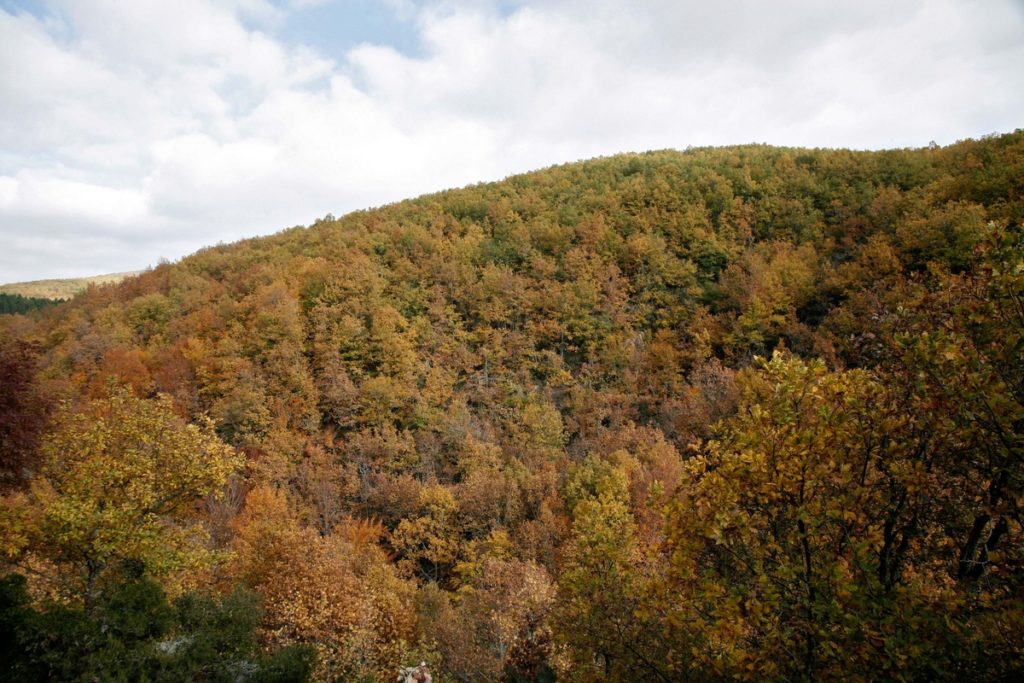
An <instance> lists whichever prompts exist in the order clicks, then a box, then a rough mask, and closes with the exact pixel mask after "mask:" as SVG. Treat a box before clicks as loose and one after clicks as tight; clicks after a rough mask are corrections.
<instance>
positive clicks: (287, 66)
mask: <svg viewBox="0 0 1024 683" xmlns="http://www.w3.org/2000/svg"><path fill="white" fill-rule="evenodd" d="M380 1H381V2H384V3H385V4H386V5H387V6H388V7H389V8H390V9H391V11H392V12H393V13H394V14H395V16H396V21H408V20H412V21H414V23H415V26H416V28H417V31H418V33H419V39H420V44H421V50H420V51H419V53H418V54H417V55H415V56H409V55H405V54H402V53H400V52H398V51H397V50H395V49H393V48H391V47H388V46H386V45H371V44H363V45H360V46H357V47H355V48H353V49H352V50H350V51H349V52H348V53H347V54H346V56H345V58H344V59H342V60H341V61H332V60H331V59H328V58H326V57H324V56H322V55H319V54H317V53H316V52H315V51H313V50H312V49H309V48H305V47H303V46H301V45H291V44H286V43H284V42H282V41H281V40H279V39H276V38H275V37H274V35H275V31H276V27H279V26H281V25H282V24H283V23H284V22H286V21H287V17H288V13H289V12H301V11H303V9H304V8H305V7H308V6H311V5H319V4H322V3H321V2H319V0H313V1H312V2H310V0H289V1H286V0H278V1H277V2H270V1H269V0H181V1H180V2H174V3H168V2H162V1H156V0H135V1H133V2H131V3H123V2H114V0H75V1H74V2H71V1H70V0H68V1H67V2H58V1H57V0H54V2H53V4H52V9H53V12H52V13H51V14H50V15H47V16H46V17H44V18H37V17H34V16H32V15H30V14H28V13H8V12H4V11H2V10H0V103H2V104H0V235H3V237H4V240H5V243H6V244H8V245H9V248H8V249H7V250H5V252H4V253H2V254H0V281H9V280H17V279H29V278H31V279H35V278H39V277H46V276H50V275H56V274H68V273H71V272H74V273H83V274H84V273H89V272H102V271H119V270H127V269H132V268H138V267H142V266H145V265H147V264H151V263H153V262H155V260H156V259H157V258H158V257H161V256H163V257H170V258H176V257H178V256H180V255H182V254H184V253H186V252H187V251H191V250H194V249H196V248H198V247H200V246H203V245H205V244H210V243H214V242H217V241H221V240H229V239H235V238H238V237H241V236H246V235H252V234H260V233H266V232H270V231H274V230H277V229H280V228H283V227H287V226H290V225H294V224H298V223H308V222H310V221H311V220H312V219H313V218H315V217H317V216H320V215H323V214H325V213H327V212H333V213H335V214H340V213H343V212H345V211H348V210H352V209H357V208H363V207H365V206H370V205H376V204H380V203H384V202H387V201H393V200H398V199H401V198H404V197H407V196H412V195H414V194H418V193H422V192H427V191H431V190H438V189H443V188H445V187H450V186H455V185H461V184H466V183H470V182H475V181H478V180H487V179H496V178H500V177H502V176H504V175H507V174H510V173H513V172H518V171H524V170H528V169H532V168H537V167H541V166H545V165H549V164H552V163H558V162H562V161H570V160H575V159H579V158H586V157H591V156H595V155H599V154H610V153H614V152H617V151H625V150H640V149H650V148H665V147H685V146H686V145H691V144H693V145H698V144H727V143H737V142H749V141H764V142H771V143H778V144H799V145H813V146H853V147H861V148H863V147H869V148H877V147H888V146H915V145H924V144H927V142H928V141H929V140H933V139H934V140H937V141H939V142H951V141H953V140H955V139H958V138H962V137H967V136H972V135H980V134H985V133H988V132H992V131H1006V130H1009V129H1011V128H1013V127H1016V126H1018V125H1021V120H1022V119H1021V115H1022V113H1024V76H1022V74H1024V72H1022V71H1021V70H1020V68H1019V65H1020V64H1024V41H1022V40H1021V37H1022V35H1021V34H1022V30H1024V14H1022V12H1021V11H1020V8H1019V7H1016V6H1015V5H1014V4H1013V3H1012V2H1010V1H1009V0H1007V1H1006V2H997V1H992V2H958V1H955V0H933V1H928V2H925V1H924V0H905V1H902V2H891V1H883V0H862V1H861V2H843V3H838V2H837V3H820V2H814V1H812V0H786V1H784V2H781V3H764V2H759V1H754V0H746V1H742V2H734V3H706V2H696V1H694V2H677V1H674V0H650V1H648V2H627V1H626V0H549V1H547V2H540V1H539V0H538V1H537V2H530V1H524V2H519V3H517V4H515V5H513V6H512V7H511V10H509V9H508V6H507V5H505V6H504V11H502V7H503V6H502V5H499V4H498V3H497V2H496V1H493V2H491V1H488V0H446V1H445V0H442V1H438V2H426V3H423V2H420V3H415V2H412V0H380ZM339 8H342V9H343V6H341V5H339V6H337V7H336V8H335V9H338V11H342V9H339ZM323 9H324V8H323V7H321V8H318V11H320V10H323Z"/></svg>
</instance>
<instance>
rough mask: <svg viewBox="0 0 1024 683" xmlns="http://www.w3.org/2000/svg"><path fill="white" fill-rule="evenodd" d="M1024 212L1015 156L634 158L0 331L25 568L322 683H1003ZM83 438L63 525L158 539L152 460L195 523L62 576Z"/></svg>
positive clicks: (404, 208) (255, 255) (86, 605)
mask: <svg viewBox="0 0 1024 683" xmlns="http://www.w3.org/2000/svg"><path fill="white" fill-rule="evenodd" d="M1022 220H1024V132H1022V131H1017V132H1015V133H1011V134H1007V135H1002V136H993V137H990V138H986V139H983V140H977V141H973V140H969V141H963V142H960V143H957V144H955V145H951V146H949V147H942V148H939V147H933V148H927V149H915V150H911V149H906V150H891V151H881V152H854V151H848V150H824V149H789V148H778V147H771V146H765V145H746V146H736V147H723V148H700V149H690V150H686V151H658V152H649V153H643V154H626V155H619V156H614V157H609V158H602V159H595V160H591V161H586V162H580V163H574V164H566V165H562V166H557V167H553V168H549V169H545V170H542V171H537V172H534V173H528V174H524V175H519V176H515V177H512V178H509V179H507V180H504V181H502V182H497V183H488V184H481V185H476V186H472V187H467V188H463V189H458V190H451V191H447V192H441V193H437V194H432V195H428V196H424V197H419V198H416V199H411V200H408V201H404V202H400V203H397V204H393V205H390V206H386V207H382V208H379V209H374V210H370V211H361V212H355V213H352V214H349V215H346V216H343V217H340V218H335V217H333V216H326V217H324V218H322V219H320V220H318V221H316V222H315V223H314V224H312V225H311V226H309V227H307V228H293V229H290V230H286V231H283V232H281V233H279V234H277V235H273V236H270V237H265V238H258V239H250V240H244V241H241V242H238V243H236V244H231V245H223V246H217V247H211V248H208V249H204V250H201V251H200V252H198V253H196V254H194V255H191V256H189V257H186V258H184V259H182V260H181V261H180V262H177V263H173V264H161V265H159V266H157V267H156V268H153V269H152V270H148V271H145V272H143V273H141V274H139V275H138V276H137V277H132V278H130V279H126V280H123V281H121V282H119V283H118V284H115V285H113V286H109V287H103V288H92V289H88V290H86V291H84V292H83V293H82V294H80V295H79V296H78V297H77V298H75V299H74V300H73V301H71V302H69V303H68V304H66V305H63V306H60V307H57V308H50V309H45V310H42V311H40V312H38V313H34V314H33V315H32V316H31V317H25V316H5V318H4V319H2V320H0V363H2V364H3V367H4V368H5V372H6V373H7V376H8V377H9V378H10V379H9V380H8V386H9V387H10V389H9V391H8V398H7V403H5V404H4V405H3V406H0V437H2V438H0V445H2V447H3V448H4V449H5V450H4V453H3V466H4V469H3V472H2V475H3V482H4V485H5V486H6V487H7V489H8V490H9V491H11V493H10V496H9V498H8V501H9V509H10V510H13V511H14V512H10V513H7V514H8V517H7V518H5V519H8V518H9V519H11V520H18V521H17V524H15V523H14V522H10V523H9V524H10V525H11V526H8V527H7V529H8V539H9V541H8V542H9V547H10V548H11V550H10V551H9V552H8V556H9V557H11V558H14V560H16V561H17V562H21V563H23V565H24V564H25V563H32V562H35V563H37V564H34V565H32V566H33V567H35V566H43V567H45V568H47V570H48V571H51V572H53V574H54V575H55V578H54V581H55V585H61V586H65V588H64V589H63V590H66V591H68V592H67V593H66V594H64V595H63V596H62V597H64V598H65V599H66V600H69V601H70V604H81V605H82V606H83V607H82V609H85V610H88V609H93V607H92V606H91V605H92V603H90V602H89V601H88V600H87V599H86V598H85V597H83V595H87V593H86V592H84V591H85V590H86V589H85V588H83V586H88V587H89V590H97V591H98V590H100V589H99V588H94V586H102V585H104V582H108V584H109V585H119V584H118V582H119V581H123V577H122V574H121V573H119V572H122V571H123V570H122V569H121V568H120V567H122V564H123V562H125V561H127V560H131V561H132V562H134V563H136V564H133V565H132V566H139V567H142V570H140V571H143V572H144V573H145V576H146V577H149V578H151V579H152V580H153V581H156V582H158V583H159V584H160V585H162V586H165V587H166V588H167V590H169V591H175V590H178V591H181V590H184V589H185V588H184V587H189V588H191V589H197V590H205V591H210V592H213V593H214V594H218V595H226V594H227V591H229V589H230V588H231V587H233V586H236V585H242V586H245V587H247V588H248V589H251V590H253V591H255V592H256V593H257V594H258V595H259V596H260V598H261V599H262V601H263V604H264V612H263V616H262V621H260V622H259V624H260V631H259V637H260V642H261V644H262V645H263V646H265V647H267V648H282V647H286V646H309V647H311V648H312V649H313V650H315V651H316V653H317V655H318V662H319V663H318V664H317V666H318V669H317V672H318V673H317V674H316V675H317V676H320V677H323V678H325V679H327V678H331V677H339V676H342V677H351V678H359V677H365V678H367V679H369V680H382V681H383V680H391V679H393V674H394V671H395V670H397V668H398V666H399V665H400V664H410V663H412V664H415V663H417V662H419V661H428V662H429V663H430V665H431V667H433V671H434V672H435V673H436V674H437V675H439V676H448V677H451V678H453V679H458V680H552V679H551V677H552V676H554V675H556V674H557V676H558V677H559V679H560V680H683V679H692V680H719V679H721V680H725V679H729V680H734V679H736V678H740V679H748V680H761V679H774V678H779V679H782V678H789V679H792V678H807V679H835V678H852V679H856V680H869V679H873V678H895V677H903V678H913V679H920V680H939V679H950V680H986V679H994V678H999V677H1007V676H1010V675H1011V672H1012V671H1014V670H1019V668H1020V667H1021V662H1022V661H1024V640H1022V638H1021V631H1020V629H1016V628H1014V627H1013V626H1012V625H1013V624H1019V623H1020V621H1021V619H1024V609H1022V607H1021V604H1020V598H1019V596H1020V595H1021V593H1020V590H1021V588H1022V587H1024V570H1022V566H1024V565H1022V562H1024V552H1022V546H1021V533H1022V530H1021V526H1020V519H1021V516H1020V515H1021V512H1022V511H1021V509H1020V505H1021V501H1024V497H1022V485H1024V471H1022V467H1024V466H1022V462H1024V458H1022V445H1024V435H1022V434H1021V425H1022V424H1024V391H1022V387H1024V364H1022V363H1021V356H1022V351H1024V346H1022V344H1024V341H1022V340H1024V318H1022V317H1021V314H1020V309H1019V306H1020V301H1022V300H1024V266H1022V263H1021V254H1022V253H1024V250H1022V236H1021V223H1022ZM62 399H64V400H65V401H66V402H65V403H64V404H63V405H64V407H63V408H58V407H57V406H58V405H60V401H61V400H62ZM126 415H127V416H128V417H125V416H126ZM132 415H138V416H139V418H138V424H136V423H135V422H134V421H133V420H132V419H130V418H131V416H132ZM104 416H107V417H106V418H104ZM110 416H118V418H117V419H116V420H115V419H113V418H112V417H110ZM175 420H179V421H181V424H182V425H183V424H185V423H187V424H190V425H192V428H191V429H192V431H188V432H187V433H188V434H189V435H190V436H189V438H190V439H193V441H194V443H195V444H200V445H201V448H200V446H196V447H195V448H192V449H191V450H190V449H188V448H182V447H181V443H180V441H178V440H176V439H175V438H172V436H170V434H172V433H174V430H168V429H167V428H166V425H167V424H177V423H175V422H174V421H175ZM87 425H95V426H96V427H95V429H93V430H92V431H89V430H87V429H86V426H87ZM138 425H156V426H157V427H159V428H156V427H153V428H149V427H146V428H145V429H144V428H143V427H140V426H138ZM182 429H184V428H183V427H182ZM140 433H143V434H147V435H148V434H150V433H152V434H155V436H152V437H150V436H146V438H145V439H143V440H142V442H141V443H142V444H143V445H137V439H138V438H139V437H138V434H140ZM182 433H185V432H182ZM81 434H87V437H82V436H80V435H81ZM89 435H91V436H89ZM160 435H162V436H160ZM93 437H95V440H94V441H89V442H88V443H91V444H94V445H96V448H95V449H93V450H90V449H89V448H82V449H79V451H76V452H81V453H84V454H85V455H83V456H82V457H83V458H86V460H85V461H84V464H82V465H81V467H83V468H92V469H88V471H89V472H97V473H99V472H103V473H109V476H110V477H111V479H110V481H109V482H106V483H105V484H104V486H106V487H107V488H103V487H101V486H100V485H99V484H95V487H98V488H95V487H94V488H90V486H92V485H91V484H88V482H90V481H92V480H91V479H89V478H85V479H83V481H85V482H86V483H84V484H82V487H83V488H82V489H81V490H77V489H76V491H77V493H76V494H75V495H76V496H78V497H77V498H75V499H74V500H75V501H78V502H79V503H80V502H81V501H82V500H85V501H87V502H88V501H91V500H92V498H89V496H90V495H95V491H96V490H99V489H102V490H104V491H122V490H124V491H127V492H128V493H126V494H125V495H127V496H129V498H128V499H127V500H126V502H124V508H123V509H125V510H133V511H134V510H136V508H135V507H132V504H133V500H132V499H131V498H130V495H129V494H131V492H132V491H134V489H133V488H131V487H127V486H126V482H132V481H137V480H144V481H146V482H152V481H157V482H159V481H160V477H161V476H170V475H169V474H168V473H167V472H164V471H163V470H160V466H159V462H160V461H159V458H157V459H156V464H155V465H154V464H152V463H150V464H149V465H145V466H144V465H142V464H139V462H138V457H139V454H140V453H151V452H156V453H157V454H159V453H161V452H164V451H162V450H161V448H166V452H167V453H168V454H175V455H176V457H182V458H185V463H186V464H185V465H182V467H183V468H185V469H184V471H188V472H190V473H191V474H190V476H192V475H194V476H192V478H191V479H187V480H186V481H185V482H184V483H183V484H182V486H183V487H185V488H184V489H182V490H187V491H189V492H190V493H189V495H190V496H191V497H188V498H187V502H188V505H185V504H184V503H183V506H184V507H182V508H180V509H175V511H174V512H173V514H172V512H171V511H169V510H168V511H162V512H161V513H160V514H161V515H162V516H161V517H159V519H160V520H162V522H163V523H164V525H163V526H160V525H156V524H154V525H153V526H152V527H146V532H145V534H146V535H144V536H140V535H138V534H141V532H137V530H135V527H130V528H129V529H127V530H125V529H124V528H118V532H117V533H113V532H111V533H110V534H108V535H104V534H105V533H106V531H107V529H106V527H104V526H103V525H104V524H111V522H110V519H109V515H108V516H103V515H99V513H97V516H96V519H97V520H98V521H96V522H95V524H96V525H97V527H98V528H99V529H101V530H103V534H99V535H98V536H97V535H96V534H97V533H98V532H96V530H95V529H91V530H88V531H82V533H81V535H80V536H75V535H74V534H70V533H69V532H62V535H60V536H59V539H60V542H61V543H68V544H70V545H68V546H66V547H65V546H60V548H61V550H60V553H57V552H56V551H54V550H53V549H52V548H53V547H55V546H54V544H55V543H56V541H55V540H54V537H53V536H47V534H48V533H51V532H52V530H53V529H66V528H68V527H67V525H72V526H73V525H74V524H77V523H79V520H80V519H81V518H82V517H83V516H87V515H84V513H83V514H80V515H76V516H70V517H69V518H68V519H65V520H63V521H62V522H61V524H64V525H65V526H60V525H57V524H56V522H54V525H51V526H47V525H46V524H44V523H43V522H40V521H39V520H41V519H44V518H45V514H44V513H43V512H41V511H44V510H55V509H60V510H65V509H68V508H66V507H60V506H54V505H53V504H52V500H53V499H52V498H46V496H60V495H62V494H61V493H60V491H61V489H60V486H61V485H63V484H61V482H66V481H67V479H66V478H64V477H67V476H68V475H67V473H66V472H65V471H64V470H61V469H59V468H58V469H57V470H56V473H55V470H54V469H53V468H54V467H56V465H52V464H51V465H44V463H47V462H50V463H52V462H53V458H54V457H57V461H58V463H59V464H60V467H65V468H70V467H71V466H70V465H68V464H67V463H66V462H65V461H64V460H61V457H63V456H60V453H63V452H64V451H62V450H61V449H62V448H66V447H67V444H69V443H78V442H80V441H81V439H83V438H93ZM161 438H163V439H165V440H166V443H165V444H164V445H163V446H161V445H159V444H160V443H162V442H160V441H159V439H161ZM182 438H184V437H182ZM154 440H155V441H154ZM154 443H157V444H158V445H154ZM190 443H192V442H190ZM126 444H127V445H126ZM132 444H136V445H132ZM224 445H226V446H228V447H230V448H229V450H230V453H233V454H235V455H236V456H238V460H237V462H236V461H235V460H232V457H234V456H232V457H228V456H227V455H225V454H224V453H225V451H222V450H220V448H221V446H224ZM104 448H106V449H108V450H109V449H114V451H113V452H115V453H116V454H117V455H116V457H115V456H114V455H110V453H109V452H107V451H106V450H104ZM190 448H191V447H190ZM116 449H122V450H116ZM193 451H195V452H199V451H201V452H203V453H210V454H214V455H210V457H209V460H208V461H205V460H204V461H202V462H200V459H198V456H197V458H193V459H191V460H189V459H188V458H187V457H186V456H187V453H190V452H193ZM55 454H56V456H55ZM217 454H219V455H217ZM92 455H95V457H97V458H104V459H103V460H97V461H95V462H94V461H93V460H89V459H88V458H89V457H91V456H92ZM215 455H216V457H215ZM168 457H170V456H168ZM218 458H219V459H218ZM119 463H130V464H131V468H129V467H128V465H127V464H126V465H124V466H125V468H126V469H125V471H124V472H121V471H119V470H118V467H119ZM229 466H230V468H234V469H233V470H231V471H233V472H234V475H233V476H231V477H228V476H227V469H228V468H229ZM145 467H154V468H156V469H155V470H154V472H156V473H159V474H156V473H153V474H146V473H148V472H149V470H145V469H144V468H145ZM48 468H49V469H48ZM132 468H134V469H132ZM140 468H141V469H140ZM188 468H194V469H188ZM204 468H205V469H204ZM144 475H145V476H144ZM34 479H35V480H40V479H45V480H46V482H47V483H46V485H45V486H42V485H41V486H35V487H31V488H30V487H29V486H28V484H29V482H31V481H33V480H34ZM76 481H77V480H76ZM104 481H106V480H104ZM175 481H177V480H175ZM224 481H229V482H230V483H229V484H228V485H226V487H222V488H223V490H225V491H226V492H227V495H226V497H224V498H221V499H215V498H214V497H210V496H208V495H207V494H208V493H209V491H210V490H213V488H215V485H221V484H223V482H224ZM196 482H203V485H202V486H199V484H198V483H196ZM175 490H177V489H175ZM26 492H27V493H26ZM146 495H149V494H146ZM40 496H42V497H40ZM138 496H140V497H144V496H143V494H142V493H139V494H138ZM153 496H154V499H159V498H160V497H159V496H157V495H156V494H153ZM147 500H148V499H147ZM47 501H50V502H47ZM135 502H137V501H135ZM83 505H84V504H83ZM90 505H91V503H90ZM96 505H97V506H98V507H96V508H95V509H102V510H106V509H107V508H106V507H104V505H105V504H103V505H101V504H99V503H97V504H96ZM85 507H86V509H88V510H93V509H94V508H93V507H89V506H88V505H85ZM118 509H121V508H118ZM146 510H148V508H145V507H143V508H142V512H141V513H139V514H141V515H142V517H141V518H146V519H148V518H147V517H146V515H147V514H150V513H149V512H146ZM69 514H70V513H69ZM90 514H91V513H90ZM133 514H135V513H134V512H133ZM152 514H154V515H155V514H156V513H152ZM19 515H20V516H19ZM175 515H176V516H175ZM129 517H130V518H131V519H136V517H135V516H129ZM90 519H92V518H91V517H90ZM171 520H174V524H177V525H179V526H174V525H173V524H171ZM18 525H20V526H18ZM190 525H200V527H201V529H202V531H201V533H200V532H197V531H195V529H196V528H198V527H195V526H190ZM0 528H2V527H0ZM26 529H29V530H28V531H26ZM169 529H170V531H169ZM186 530H187V532H186ZM172 531H173V533H172ZM90 534H92V535H90ZM165 536H166V538H169V539H172V540H166V539H165V542H163V544H153V543H152V540H153V538H164V537H165ZM100 537H102V538H103V539H108V540H106V541H104V543H99V542H97V543H96V546H89V547H88V548H83V546H82V545H81V544H86V545H88V543H91V542H92V541H88V543H87V542H86V541H76V540H75V539H93V538H100ZM69 538H70V539H71V540H70V541H69V540H68V539H69ZM109 539H118V540H116V541H113V540H109ZM197 539H199V540H197ZM172 541H173V542H172ZM76 543H80V544H79V545H76ZM176 544H177V545H176ZM190 544H191V545H190ZM97 548H99V549H100V550H97ZM167 548H179V549H180V550H181V553H182V554H181V555H180V556H179V555H174V554H173V553H171V551H170V550H167ZM186 550H188V552H187V553H186V552H185V551H186ZM200 550H202V552H199V551H200ZM210 551H230V553H231V554H230V557H229V558H228V559H226V560H223V564H220V565H218V564H216V561H217V560H215V558H214V557H213V556H212V555H210V554H209V553H210ZM90 553H93V554H90ZM95 553H101V554H100V555H99V556H97V555H95ZM203 553H206V554H203ZM82 557H87V558H88V560H89V562H88V563H84V562H83V561H82V560H81V558H82ZM217 557H220V556H217ZM199 558H203V559H199ZM15 566H16V565H15V564H12V567H15ZM97 566H99V567H101V569H99V570H94V568H95V567H97ZM214 568H215V569H214ZM90 572H94V573H90ZM82 577H86V578H88V579H89V580H91V581H92V583H89V582H88V581H86V578H82ZM68 586H71V587H76V586H77V587H78V588H67V587H68ZM37 590H40V591H41V590H42V589H37ZM76 590H77V591H78V592H76ZM40 594H41V593H37V595H40Z"/></svg>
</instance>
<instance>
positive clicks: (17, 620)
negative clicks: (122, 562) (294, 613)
mask: <svg viewBox="0 0 1024 683" xmlns="http://www.w3.org/2000/svg"><path fill="white" fill-rule="evenodd" d="M25 583H26V582H25V578H24V577H23V576H21V575H19V574H9V575H7V576H5V577H4V578H2V579H0V634H2V636H3V637H2V643H3V646H2V647H3V651H2V654H3V661H4V669H3V671H2V672H0V680H3V681H24V680H61V681H94V680H109V681H142V680H146V681H182V680H203V681H224V682H227V681H264V682H267V683H270V682H271V681H279V682H281V683H284V682H286V681H289V682H291V681H303V680H307V679H308V677H309V674H310V672H311V669H312V661H313V658H312V652H311V651H310V650H308V649H302V648H298V647H293V648H285V649H281V650H277V651H276V652H273V653H272V654H264V653H261V652H260V651H259V649H258V648H257V643H256V639H255V637H254V628H255V626H256V623H257V621H258V609H257V601H256V600H255V598H254V596H253V595H252V594H251V593H246V592H244V591H236V592H234V593H232V594H230V595H228V596H226V597H224V598H223V599H221V600H216V599H213V598H211V597H210V596H207V595H203V594H199V593H189V594H186V595H184V596H182V597H180V598H178V599H177V600H176V601H175V602H174V603H170V602H168V600H167V596H166V594H165V593H164V592H163V590H162V589H161V588H160V587H159V585H157V584H156V583H154V582H153V581H152V580H148V579H139V578H131V577H130V576H126V577H124V578H123V579H122V580H120V581H118V582H115V583H111V584H108V585H107V586H106V587H105V588H104V590H103V592H102V594H101V595H99V596H98V597H97V602H96V604H95V606H94V609H93V610H92V611H91V612H90V613H88V614H87V613H86V612H85V611H84V610H83V609H82V608H81V607H75V606H69V605H61V604H47V605H44V606H42V607H35V606H33V605H32V604H31V603H30V601H29V597H28V593H27V591H26V589H25Z"/></svg>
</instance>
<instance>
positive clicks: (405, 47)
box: [270, 0, 422, 62]
mask: <svg viewBox="0 0 1024 683" xmlns="http://www.w3.org/2000/svg"><path fill="white" fill-rule="evenodd" d="M270 33H272V34H273V36H274V37H275V38H277V39H278V40H281V41H282V42H284V43H286V44H290V45H295V44H301V45H306V46H308V47H310V48H313V49H314V50H316V51H317V52H318V53H320V54H321V55H323V56H325V57H328V58H330V59H333V60H335V61H337V62H344V59H345V54H346V53H347V52H348V51H349V50H351V49H352V48H354V47H356V46H358V45H361V44H364V43H369V44H373V45H384V46H388V47H391V48H393V49H395V50H397V51H398V52H401V53H402V54H404V55H406V56H409V57H417V56H420V51H421V47H422V45H421V42H420V39H419V33H418V30H417V26H416V21H415V16H414V13H412V12H405V11H402V10H401V9H397V7H396V4H395V3H389V2H385V1H384V0H327V1H326V2H322V3H297V4H295V5H293V6H291V7H289V8H288V9H287V10H286V15H285V17H284V20H283V21H281V22H277V25H276V26H274V27H272V28H271V29H270Z"/></svg>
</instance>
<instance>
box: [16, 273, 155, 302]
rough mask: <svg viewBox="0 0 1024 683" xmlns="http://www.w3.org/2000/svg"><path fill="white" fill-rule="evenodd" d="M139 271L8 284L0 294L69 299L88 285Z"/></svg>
mask: <svg viewBox="0 0 1024 683" xmlns="http://www.w3.org/2000/svg"><path fill="white" fill-rule="evenodd" d="M138 274H139V271H132V272H128V273H108V274H107V275H93V276H91V277H75V278H66V279H60V280H33V281H31V282H10V283H8V284H0V294H20V295H21V296H24V297H29V298H33V299H70V298H71V297H73V296H75V295H76V294H78V293H79V292H82V291H85V290H86V289H87V288H88V287H89V285H107V284H111V283H114V282H120V281H121V280H123V279H125V278H126V277H131V276H133V275H138Z"/></svg>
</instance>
